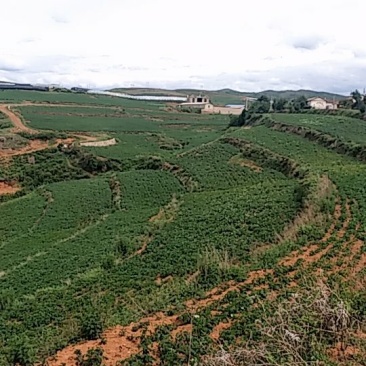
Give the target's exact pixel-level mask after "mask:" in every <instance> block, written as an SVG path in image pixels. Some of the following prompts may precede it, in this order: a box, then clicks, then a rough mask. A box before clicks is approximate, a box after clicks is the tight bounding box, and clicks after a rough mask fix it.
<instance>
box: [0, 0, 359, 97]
mask: <svg viewBox="0 0 366 366" xmlns="http://www.w3.org/2000/svg"><path fill="white" fill-rule="evenodd" d="M365 11H366V3H365V2H364V1H363V0H354V1H352V2H351V3H350V2H349V1H346V0H332V1H331V0H323V1H321V2H320V1H318V0H308V1H306V2H295V1H290V0H277V1H276V2H274V1H270V0H262V1H260V2H247V1H243V0H226V1H218V0H216V1H212V0H211V1H210V0H200V1H195V0H185V1H182V2H179V3H177V2H173V1H169V0H154V1H149V0H138V1H137V0H103V1H101V0H78V1H75V0H33V1H32V2H29V1H27V0H12V1H8V2H6V3H5V4H2V14H3V16H2V21H1V23H0V34H1V36H0V41H1V42H0V80H1V79H7V80H16V81H22V82H56V83H61V84H65V85H71V84H74V85H84V86H87V85H90V86H100V87H111V86H117V85H118V86H129V85H130V84H134V85H150V86H163V87H164V86H170V87H184V86H188V87H189V86H192V87H204V88H224V87H232V88H236V89H242V90H261V89H267V88H277V89H284V88H289V87H291V88H305V87H306V88H317V89H325V90H334V91H338V92H345V93H348V92H349V90H350V89H353V88H356V87H358V88H363V86H364V76H366V75H365V72H364V71H363V70H364V68H365V63H366V45H365V44H364V42H363V32H362V28H361V26H362V24H363V15H364V14H365ZM4 14H6V15H7V16H4Z"/></svg>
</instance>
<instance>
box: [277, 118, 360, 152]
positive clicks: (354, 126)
mask: <svg viewBox="0 0 366 366" xmlns="http://www.w3.org/2000/svg"><path fill="white" fill-rule="evenodd" d="M273 119H274V120H276V121H278V122H283V123H286V124H290V125H295V126H303V127H307V128H311V129H314V130H317V131H321V132H324V133H327V134H329V135H332V136H335V137H337V138H339V139H341V140H344V141H347V142H356V143H358V144H362V145H365V138H366V123H365V122H364V121H361V120H358V119H356V118H350V117H343V116H322V115H316V114H273Z"/></svg>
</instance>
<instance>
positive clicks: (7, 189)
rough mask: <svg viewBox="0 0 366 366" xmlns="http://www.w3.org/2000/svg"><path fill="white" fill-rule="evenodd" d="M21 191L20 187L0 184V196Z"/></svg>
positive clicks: (12, 184)
mask: <svg viewBox="0 0 366 366" xmlns="http://www.w3.org/2000/svg"><path fill="white" fill-rule="evenodd" d="M20 190H21V187H20V186H18V185H17V184H16V183H12V182H0V196H1V195H5V194H14V193H16V192H18V191H20Z"/></svg>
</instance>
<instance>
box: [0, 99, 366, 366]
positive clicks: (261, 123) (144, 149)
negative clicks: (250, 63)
mask: <svg viewBox="0 0 366 366" xmlns="http://www.w3.org/2000/svg"><path fill="white" fill-rule="evenodd" d="M7 93H8V94H6V95H8V97H9V98H10V97H12V98H13V99H12V100H13V101H16V100H18V101H19V100H21V99H22V98H23V99H28V100H32V98H30V97H29V95H30V94H27V92H24V93H25V94H23V93H22V92H19V94H17V93H16V92H7ZM227 93H228V94H230V93H229V92H227ZM25 95H27V96H28V97H27V98H25ZM32 95H33V94H32ZM37 95H39V98H40V99H42V98H43V100H44V99H45V98H46V95H42V93H41V94H37ZM60 95H61V94H58V93H50V95H49V96H47V98H48V100H49V99H51V98H55V99H54V100H52V101H51V102H52V103H53V102H58V103H59V104H62V103H66V99H65V100H64V98H69V99H67V100H68V101H69V102H77V103H84V106H81V105H72V106H61V105H59V106H46V105H42V106H24V107H21V108H19V110H20V112H21V114H22V116H23V117H24V119H25V120H26V121H29V125H30V126H31V127H32V128H36V129H41V130H42V131H41V132H39V133H38V134H35V135H34V136H32V135H30V134H24V133H22V135H21V136H19V135H16V136H17V137H18V138H20V139H21V140H22V142H23V144H24V145H25V146H27V144H28V145H29V144H30V142H31V141H33V142H34V141H38V140H42V141H43V142H46V145H47V141H49V145H50V146H49V147H48V148H47V149H44V150H41V151H36V152H29V153H28V154H23V155H19V156H17V155H15V156H10V157H9V158H6V159H2V160H0V177H1V183H3V182H5V183H7V182H16V184H18V185H19V186H20V187H21V190H20V191H19V192H17V193H15V194H14V195H1V196H0V217H1V220H0V232H1V236H0V251H1V252H0V253H1V256H0V364H1V365H2V364H4V365H16V364H19V365H32V364H34V363H39V364H42V362H44V361H45V360H50V357H51V356H54V355H55V354H57V352H59V351H61V353H59V354H58V356H57V357H60V364H62V362H66V360H67V362H69V361H68V358H69V357H73V358H74V360H75V364H76V365H79V366H92V365H93V366H94V365H99V366H100V365H103V362H104V361H105V360H111V359H112V360H113V362H114V361H115V363H116V364H117V362H118V361H120V365H131V366H132V365H134V366H139V365H141V366H142V365H146V364H152V363H153V362H155V361H156V359H158V364H161V365H181V364H188V365H194V364H202V363H203V364H205V363H207V364H209V365H221V364H222V363H220V362H221V361H222V358H223V357H232V362H233V364H234V365H235V364H238V365H242V364H248V362H249V361H248V357H252V358H251V359H252V360H254V361H253V362H254V363H252V364H261V362H262V364H268V365H282V364H284V365H292V364H294V363H295V362H296V363H297V364H300V365H304V366H305V365H308V364H310V363H312V362H319V363H320V362H323V364H324V365H333V364H336V361H335V360H334V357H333V356H332V355H333V354H334V353H335V352H336V351H334V349H337V347H338V348H339V347H340V346H339V342H341V345H342V347H343V348H342V349H343V350H342V349H341V350H340V352H341V353H342V352H343V353H342V355H343V356H344V357H346V352H345V351H344V349H345V350H347V349H348V350H349V351H348V352H351V351H350V349H351V348H350V347H353V348H352V350H353V349H356V348H357V350H358V351H357V352H354V353H353V354H352V357H353V358H352V361H354V362H355V364H357V362H359V364H361V363H360V362H362V360H363V359H364V358H363V357H364V355H365V354H366V353H365V350H366V345H365V342H364V340H363V338H362V337H359V336H358V334H364V333H362V332H365V331H366V311H365V306H364V304H365V300H366V299H365V296H364V294H363V291H362V289H363V284H364V282H363V281H364V278H365V270H364V264H365V253H366V250H365V244H364V240H365V232H366V226H365V225H366V224H365V223H366V198H365V197H366V196H365V191H366V186H365V184H366V183H365V182H366V168H365V165H364V163H363V162H362V161H361V159H360V156H359V155H352V154H351V153H350V151H351V152H352V153H353V152H355V151H356V150H355V149H360V148H359V147H360V146H361V147H362V146H363V145H364V144H363V140H362V136H363V134H364V133H365V131H364V129H363V122H362V121H361V120H358V119H351V118H346V117H339V116H323V115H315V114H314V115H310V114H290V113H288V114H273V115H272V116H271V118H269V117H268V116H264V117H263V116H261V115H259V116H258V115H254V114H252V113H251V114H247V115H245V114H243V115H242V116H240V118H239V117H238V118H237V119H234V118H232V119H231V121H229V118H226V117H222V116H205V115H198V114H193V113H192V114H191V113H183V112H182V113H180V112H178V111H177V110H175V109H174V108H171V106H166V105H164V104H161V103H147V102H136V101H124V100H118V102H119V103H120V104H119V105H113V103H114V102H116V99H113V98H108V97H103V98H99V97H98V98H95V99H94V98H93V97H91V96H88V95H82V94H65V95H64V94H62V96H60ZM82 98H85V99H82ZM89 98H90V99H89ZM90 100H93V102H91V101H90ZM267 102H268V99H265V98H262V100H260V101H259V103H262V104H264V103H267ZM91 104H93V105H96V106H95V107H92V106H91ZM257 107H259V104H257ZM228 124H230V125H229V127H227V126H228ZM298 128H300V129H301V130H298ZM309 130H311V131H312V133H310V132H309ZM60 131H62V132H60ZM299 131H300V132H301V133H300V132H299ZM79 132H83V133H82V134H78V133H79ZM88 132H93V135H90V134H87V136H89V138H96V139H98V140H100V139H104V138H109V137H114V138H116V140H117V144H116V145H113V146H105V147H83V146H80V141H82V140H83V139H85V134H86V133H88ZM83 134H84V137H83ZM324 135H326V136H329V140H326V141H333V142H334V140H331V139H335V140H336V141H340V142H342V144H344V145H340V142H339V143H338V144H334V143H330V144H326V143H325V142H326V141H325V138H324ZM66 137H69V138H71V139H74V140H76V141H75V142H74V143H73V144H71V145H70V144H63V143H60V144H58V145H57V144H56V143H55V144H54V142H55V141H56V139H57V138H66ZM327 139H328V137H327ZM51 145H53V146H52V147H51ZM340 146H343V147H344V146H346V147H347V149H349V150H347V149H343V150H342V149H341V148H340ZM351 147H352V149H353V150H352V149H351ZM361 153H362V150H359V154H361ZM0 187H1V186H0ZM314 275H316V277H317V280H322V281H323V282H324V283H326V284H327V285H326V286H325V285H324V286H322V285H321V284H320V285H318V284H316V283H315V282H314V280H313V279H312V278H313V276H314ZM319 286H320V287H319ZM335 289H337V290H336V291H335ZM341 299H342V300H341ZM294 304H296V306H294ZM259 320H260V321H259ZM341 320H342V321H341ZM116 325H119V327H118V328H112V327H114V326H116ZM111 329H112V330H111ZM275 330H276V331H275ZM298 339H299V341H298ZM117 340H120V342H119V341H117ZM84 341H92V343H90V344H91V345H92V346H91V348H90V349H89V351H87V352H80V351H78V348H77V347H74V348H73V347H71V348H70V349H68V350H67V351H68V354H67V356H65V354H63V353H62V352H63V351H62V350H63V349H64V348H65V347H66V346H68V345H72V344H78V343H79V342H84ZM217 342H220V344H221V345H222V347H223V350H222V351H221V353H219V354H217V351H218V347H217ZM297 342H298V343H297ZM113 344H118V345H124V346H123V347H125V348H122V349H120V350H118V349H117V350H113V351H112V354H111V353H110V352H111V351H110V350H111V348H113ZM126 345H129V347H127V346H126ZM234 345H235V347H233V346H234ZM347 347H348V348H347ZM135 348H136V349H135ZM126 349H128V353H127V351H126ZM64 352H65V351H64ZM230 352H231V353H230ZM233 352H234V353H233ZM116 354H118V355H119V356H118V357H116V356H115V355H116ZM216 354H217V356H208V355H216ZM202 356H205V357H202ZM343 356H342V357H343ZM65 357H66V358H65ZM220 357H221V358H220ZM245 357H247V358H245ZM347 357H351V356H347ZM220 360H221V361H220ZM348 360H349V359H348V358H347V359H346V361H348ZM108 362H109V361H108ZM235 362H236V363H235ZM245 362H247V363H245ZM249 364H250V363H249ZM52 365H53V364H52Z"/></svg>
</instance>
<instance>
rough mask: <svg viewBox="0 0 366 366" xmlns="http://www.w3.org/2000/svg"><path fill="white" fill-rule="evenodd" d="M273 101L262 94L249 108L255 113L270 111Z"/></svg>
mask: <svg viewBox="0 0 366 366" xmlns="http://www.w3.org/2000/svg"><path fill="white" fill-rule="evenodd" d="M270 106H271V103H270V100H269V98H268V97H267V96H265V95H261V96H260V97H259V98H258V99H257V100H256V101H255V102H254V103H252V105H251V106H250V108H249V111H250V112H253V113H268V112H269V109H270Z"/></svg>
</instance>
